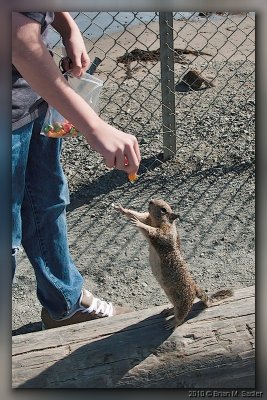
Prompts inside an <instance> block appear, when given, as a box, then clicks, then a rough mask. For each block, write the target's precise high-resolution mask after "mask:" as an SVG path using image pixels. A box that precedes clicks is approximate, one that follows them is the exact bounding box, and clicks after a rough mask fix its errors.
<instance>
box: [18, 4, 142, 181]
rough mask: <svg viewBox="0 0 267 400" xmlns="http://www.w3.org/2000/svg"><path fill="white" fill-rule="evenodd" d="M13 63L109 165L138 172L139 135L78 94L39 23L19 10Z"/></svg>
mask: <svg viewBox="0 0 267 400" xmlns="http://www.w3.org/2000/svg"><path fill="white" fill-rule="evenodd" d="M12 63H13V64H14V66H15V67H16V68H17V69H18V71H19V72H20V73H21V75H22V76H23V77H24V79H25V80H26V81H27V82H28V83H29V85H30V86H31V87H32V89H33V90H35V91H36V92H37V93H38V94H39V95H40V96H42V98H43V99H44V100H46V101H47V103H48V104H50V105H51V106H53V107H54V108H55V109H56V110H57V111H58V112H59V113H61V114H62V115H63V116H64V117H65V118H66V119H68V120H69V121H70V122H71V123H72V124H73V125H74V126H75V127H76V128H77V129H78V130H79V131H80V132H82V133H83V135H84V136H85V138H86V140H87V141H88V143H89V144H90V145H91V147H92V148H93V149H94V150H96V151H97V152H98V153H100V154H101V155H102V156H103V158H104V161H105V164H106V165H107V166H108V167H109V168H112V167H116V168H117V169H121V170H123V171H125V172H127V173H135V172H137V169H138V166H139V163H140V150H139V146H138V143H137V140H136V138H135V137H134V136H133V135H129V134H127V133H124V132H122V131H120V130H118V129H116V128H114V127H112V126H111V125H109V124H107V123H106V122H105V121H103V120H102V119H101V118H100V117H99V116H98V115H97V114H96V113H95V112H94V111H93V109H92V108H91V107H90V106H89V105H88V104H87V103H86V102H85V101H84V100H83V99H82V97H81V96H79V95H78V94H77V93H75V91H74V90H73V89H72V88H71V87H70V86H69V84H68V82H67V81H66V79H65V78H64V77H63V76H62V74H61V72H60V71H59V69H58V67H57V65H56V64H55V62H54V61H53V59H52V57H51V56H50V53H49V51H48V49H47V48H46V46H45V45H44V43H43V40H42V37H41V33H40V24H39V23H38V22H36V21H34V20H32V19H30V18H28V17H26V16H24V15H22V14H19V13H17V12H13V13H12ZM125 157H126V158H127V160H128V165H125Z"/></svg>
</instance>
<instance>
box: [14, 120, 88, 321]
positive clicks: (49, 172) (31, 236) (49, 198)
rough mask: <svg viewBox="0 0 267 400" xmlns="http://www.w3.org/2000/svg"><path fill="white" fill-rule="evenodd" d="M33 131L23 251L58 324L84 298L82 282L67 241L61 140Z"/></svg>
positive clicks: (45, 304)
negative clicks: (82, 296)
mask: <svg viewBox="0 0 267 400" xmlns="http://www.w3.org/2000/svg"><path fill="white" fill-rule="evenodd" d="M41 124H42V119H40V118H39V119H37V120H35V122H34V125H33V131H32V137H31V142H30V147H29V155H28V162H27V168H26V174H25V194H24V199H23V203H22V207H21V218H22V245H23V247H24V249H25V252H26V254H27V256H28V258H29V260H30V262H31V264H32V265H33V267H34V270H35V275H36V281H37V296H38V299H39V301H40V303H41V304H42V305H43V307H45V308H46V309H47V310H48V311H49V313H50V315H51V316H52V317H53V318H55V319H60V318H63V317H66V316H67V315H68V314H70V313H71V312H72V311H73V309H74V308H75V307H77V303H78V300H79V298H80V296H81V291H82V286H83V278H82V276H81V274H80V273H79V271H78V270H77V268H76V266H75V265H74V263H73V261H72V259H71V256H70V253H69V245H68V238H67V223H66V205H67V204H68V203H69V192H68V185H67V181H66V178H65V176H64V173H63V170H62V166H61V163H60V154H61V146H62V139H51V138H48V137H45V136H43V135H40V129H41Z"/></svg>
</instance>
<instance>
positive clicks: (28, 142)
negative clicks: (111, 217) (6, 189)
mask: <svg viewBox="0 0 267 400" xmlns="http://www.w3.org/2000/svg"><path fill="white" fill-rule="evenodd" d="M41 124H42V120H41V119H38V120H36V121H35V122H34V124H33V125H32V124H31V125H29V126H27V127H24V128H23V129H21V130H19V131H15V132H13V142H14V146H13V158H14V162H13V180H12V182H13V186H12V192H13V204H14V206H13V239H12V252H13V253H15V252H16V249H17V248H18V247H19V246H20V243H22V245H23V247H24V249H25V252H26V254H27V256H28V258H29V261H30V262H31V264H32V265H33V267H34V271H35V275H36V281H37V296H38V299H39V301H40V303H41V304H42V306H43V309H42V314H41V317H42V321H43V323H44V325H45V327H46V328H52V327H57V326H62V325H67V324H71V323H77V322H82V321H86V320H90V319H94V318H102V317H110V316H113V315H115V314H120V313H124V312H129V311H131V310H130V309H129V308H128V307H117V306H116V307H113V305H112V303H107V302H105V301H102V300H100V299H98V298H96V297H94V296H93V295H92V293H90V292H89V291H87V290H85V289H83V288H82V287H83V278H82V276H81V275H80V273H79V272H78V270H77V268H76V266H75V265H74V263H73V261H72V259H71V256H70V253H69V246H68V239H67V225H66V205H67V204H68V203H69V193H68V187H67V182H66V178H65V176H64V173H63V170H62V167H61V164H60V153H61V145H62V141H61V139H52V138H48V137H45V136H42V135H40V133H39V132H40V128H41Z"/></svg>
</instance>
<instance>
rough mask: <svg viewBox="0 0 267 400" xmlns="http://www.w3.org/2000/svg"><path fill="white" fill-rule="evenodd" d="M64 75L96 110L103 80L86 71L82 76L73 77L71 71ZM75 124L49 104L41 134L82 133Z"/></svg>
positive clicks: (59, 135)
mask: <svg viewBox="0 0 267 400" xmlns="http://www.w3.org/2000/svg"><path fill="white" fill-rule="evenodd" d="M64 76H65V77H66V79H67V80H68V82H69V84H70V86H71V87H72V89H73V90H75V92H76V93H78V94H79V95H80V96H81V97H82V98H83V99H84V100H85V101H86V102H87V103H88V104H89V106H90V107H91V108H93V109H94V110H95V111H96V112H97V111H98V110H97V105H98V99H99V95H100V92H101V89H102V86H103V82H102V81H101V80H100V79H98V78H96V77H95V76H92V75H90V74H88V73H85V74H84V75H82V76H81V77H80V78H76V77H73V76H72V75H71V74H69V73H67V72H66V73H65V74H64ZM81 134H82V133H80V132H79V131H78V130H77V129H76V128H75V126H74V125H73V124H72V123H71V122H70V121H68V120H66V118H64V117H63V116H62V115H61V114H60V113H59V112H58V111H57V110H56V109H55V108H54V107H51V106H49V105H48V109H47V113H46V116H45V119H44V123H43V126H42V129H41V135H45V136H48V137H52V138H60V137H70V136H71V137H75V136H77V135H81Z"/></svg>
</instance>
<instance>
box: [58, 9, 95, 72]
mask: <svg viewBox="0 0 267 400" xmlns="http://www.w3.org/2000/svg"><path fill="white" fill-rule="evenodd" d="M54 15H55V18H54V21H53V23H52V26H53V28H55V30H56V31H57V32H58V33H59V34H60V35H61V37H62V42H63V44H64V46H65V49H66V53H67V56H68V57H69V58H70V60H71V65H70V67H71V68H70V69H71V72H72V74H73V75H74V76H80V75H82V74H83V73H84V72H86V71H87V69H88V67H89V65H90V59H89V57H88V54H87V51H86V47H85V44H84V41H83V37H82V35H81V32H80V30H79V28H78V26H77V24H76V22H75V21H74V20H73V18H72V17H71V15H70V14H69V13H68V12H55V13H54Z"/></svg>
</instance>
